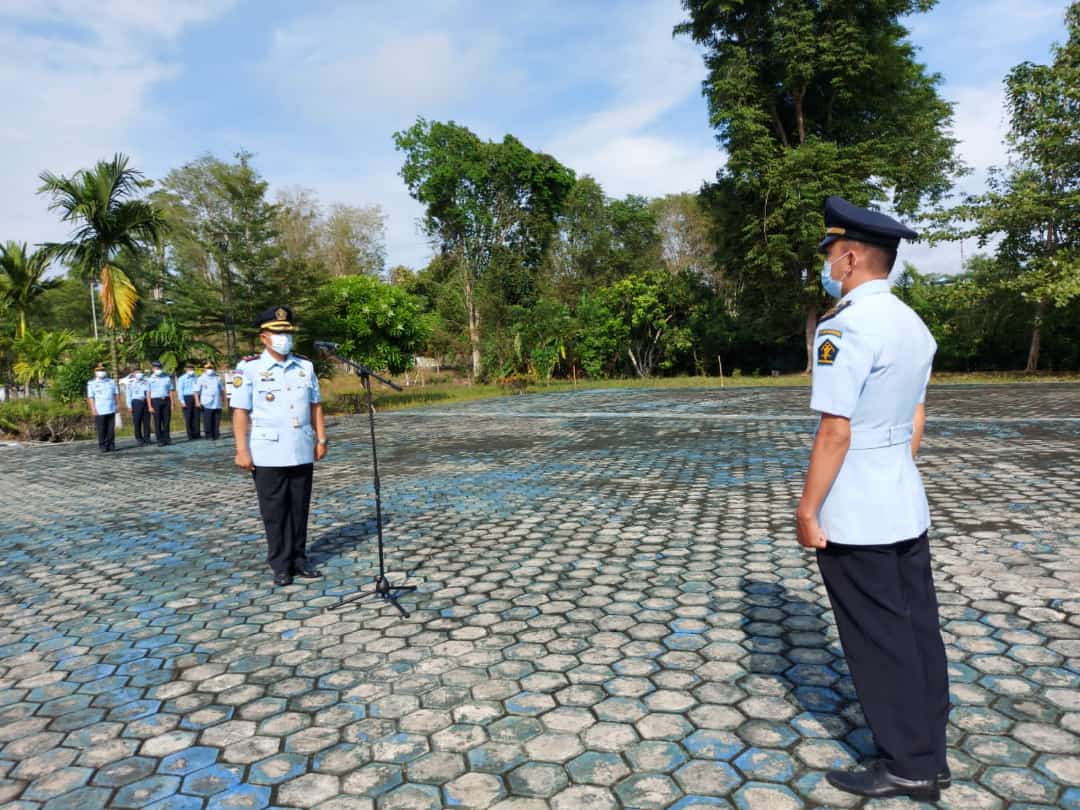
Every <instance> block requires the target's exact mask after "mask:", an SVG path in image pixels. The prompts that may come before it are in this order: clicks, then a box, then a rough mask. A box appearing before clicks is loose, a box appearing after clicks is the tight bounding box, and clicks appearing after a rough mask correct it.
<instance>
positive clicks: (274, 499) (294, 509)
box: [252, 464, 315, 574]
mask: <svg viewBox="0 0 1080 810" xmlns="http://www.w3.org/2000/svg"><path fill="white" fill-rule="evenodd" d="M314 471H315V465H314V464H298V465H297V466H295V467H256V468H255V471H254V472H253V473H252V477H253V478H254V479H255V492H257V493H258V495H259V513H260V514H261V515H262V519H263V525H264V526H265V527H266V561H267V562H268V563H269V564H270V568H272V569H273V571H274V573H275V574H291V573H292V570H293V566H302V565H306V563H307V524H308V507H309V506H310V505H311V480H312V476H313V474H314Z"/></svg>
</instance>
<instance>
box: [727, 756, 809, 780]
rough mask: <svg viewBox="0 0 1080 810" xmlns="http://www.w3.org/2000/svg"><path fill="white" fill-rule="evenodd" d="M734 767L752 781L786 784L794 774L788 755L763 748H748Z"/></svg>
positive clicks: (736, 760)
mask: <svg viewBox="0 0 1080 810" xmlns="http://www.w3.org/2000/svg"><path fill="white" fill-rule="evenodd" d="M735 767H737V768H738V769H739V770H740V771H742V772H743V773H744V774H746V776H747V778H749V779H750V780H752V781H767V782H787V781H788V780H789V779H791V778H792V776H794V774H795V763H794V762H793V761H792V759H791V755H790V754H788V753H787V752H786V751H776V750H769V749H765V748H750V749H749V750H747V751H745V752H744V753H742V754H740V755H739V756H738V757H737V758H736V759H735Z"/></svg>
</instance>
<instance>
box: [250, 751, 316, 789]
mask: <svg viewBox="0 0 1080 810" xmlns="http://www.w3.org/2000/svg"><path fill="white" fill-rule="evenodd" d="M307 762H308V760H307V757H305V756H302V755H300V754H275V755H274V756H272V757H267V758H266V759H263V760H259V761H258V762H256V763H255V764H253V765H252V766H251V767H250V768H249V769H248V778H247V781H249V782H252V783H253V784H256V785H279V784H281V783H282V782H288V781H289V780H290V779H295V778H296V777H298V776H300V775H301V774H302V773H304V771H305V770H306V769H307Z"/></svg>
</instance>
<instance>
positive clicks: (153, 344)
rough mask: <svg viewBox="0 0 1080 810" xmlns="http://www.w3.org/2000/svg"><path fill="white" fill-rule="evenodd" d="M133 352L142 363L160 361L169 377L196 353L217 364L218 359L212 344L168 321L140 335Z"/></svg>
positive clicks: (163, 321)
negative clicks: (144, 361)
mask: <svg viewBox="0 0 1080 810" xmlns="http://www.w3.org/2000/svg"><path fill="white" fill-rule="evenodd" d="M134 350H135V354H136V356H137V357H138V358H139V359H140V360H147V359H149V360H158V361H159V362H160V363H161V366H162V368H163V369H164V370H165V371H166V373H168V374H174V373H175V372H176V371H177V370H178V369H179V368H181V367H182V366H183V365H184V363H185V362H190V361H191V360H193V359H194V356H195V355H196V354H198V355H199V356H201V357H203V358H205V359H207V360H213V361H214V362H215V363H216V362H217V361H218V360H219V357H218V351H217V349H216V348H214V346H213V344H211V343H208V342H207V341H204V340H198V339H196V338H195V337H194V336H193V335H192V334H191V332H190V331H189V330H188V329H186V328H185V327H184V326H182V325H181V324H178V323H176V322H175V321H172V320H169V319H165V320H162V321H161V322H160V323H158V324H157V325H156V326H155V327H154V328H152V329H148V330H147V331H145V332H142V333H141V334H139V336H138V337H136V338H135V340H134Z"/></svg>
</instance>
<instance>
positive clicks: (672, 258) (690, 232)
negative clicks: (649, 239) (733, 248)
mask: <svg viewBox="0 0 1080 810" xmlns="http://www.w3.org/2000/svg"><path fill="white" fill-rule="evenodd" d="M650 207H651V208H652V210H653V215H654V216H655V217H656V227H657V231H658V232H659V236H660V253H661V258H662V261H663V263H664V267H666V268H667V270H668V272H669V273H677V272H679V271H680V270H689V271H690V272H692V273H694V274H695V275H697V276H699V277H700V278H702V279H703V280H705V281H707V282H708V283H709V285H710V286H711V287H712V288H713V289H714V290H718V289H719V287H720V279H719V277H718V275H717V273H716V265H715V263H714V262H713V234H712V223H711V222H710V220H709V216H708V213H707V212H706V211H705V209H704V207H703V206H702V202H701V198H700V196H699V195H697V194H689V193H683V194H668V195H667V196H665V197H660V198H658V199H655V200H653V201H652V203H651V204H650Z"/></svg>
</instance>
